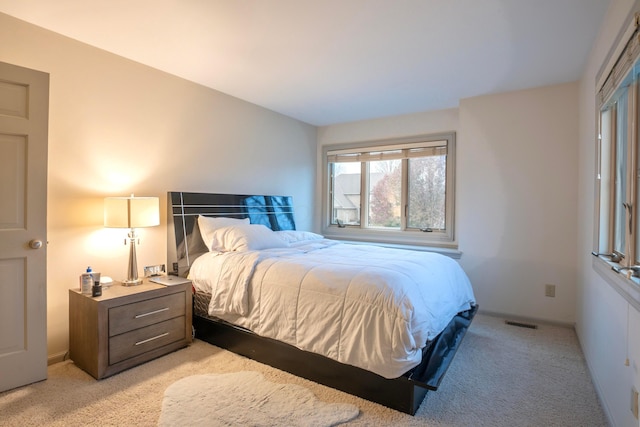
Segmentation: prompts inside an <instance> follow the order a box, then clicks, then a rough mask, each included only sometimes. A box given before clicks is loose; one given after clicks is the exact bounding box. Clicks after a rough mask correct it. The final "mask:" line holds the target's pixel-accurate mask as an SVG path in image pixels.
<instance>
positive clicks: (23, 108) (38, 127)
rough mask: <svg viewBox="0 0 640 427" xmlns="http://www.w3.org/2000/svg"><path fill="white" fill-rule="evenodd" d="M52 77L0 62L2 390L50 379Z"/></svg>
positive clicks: (0, 370)
mask: <svg viewBox="0 0 640 427" xmlns="http://www.w3.org/2000/svg"><path fill="white" fill-rule="evenodd" d="M48 118H49V75H48V74H46V73H42V72H39V71H34V70H29V69H27V68H22V67H17V66H15V65H10V64H5V63H3V62H0V391H4V390H8V389H11V388H15V387H19V386H21V385H25V384H29V383H32V382H35V381H40V380H44V379H46V378H47V298H46V296H47V294H46V291H47V286H46V264H47V257H46V254H47V250H46V242H47V236H46V234H47V132H48Z"/></svg>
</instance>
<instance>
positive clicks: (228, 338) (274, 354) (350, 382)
mask: <svg viewBox="0 0 640 427" xmlns="http://www.w3.org/2000/svg"><path fill="white" fill-rule="evenodd" d="M167 208H168V215H167V225H168V232H167V258H168V259H167V262H168V267H169V268H168V269H169V274H174V275H178V276H181V277H187V275H188V273H189V267H190V266H191V264H192V263H193V261H194V260H195V259H196V258H197V257H198V256H200V255H202V254H203V253H206V252H207V248H206V246H205V244H204V242H203V241H202V238H201V237H200V231H199V229H198V225H197V221H196V218H197V216H198V215H206V216H222V217H232V218H250V221H251V223H258V224H264V225H266V226H268V227H270V228H271V229H273V230H294V229H295V221H294V215H293V203H292V198H291V197H290V196H255V195H254V196H250V195H237V194H210V193H185V192H169V193H168V197H167ZM206 298H207V296H204V295H200V294H196V295H195V297H194V304H195V307H194V311H193V313H194V314H193V325H194V328H195V334H196V335H195V336H196V338H199V339H201V340H203V341H206V342H209V343H211V344H213V345H215V346H218V347H221V348H224V349H227V350H230V351H232V352H234V353H237V354H240V355H242V356H245V357H248V358H251V359H254V360H257V361H259V362H261V363H265V364H267V365H270V366H273V367H275V368H278V369H281V370H284V371H287V372H290V373H292V374H294V375H298V376H300V377H303V378H307V379H309V380H312V381H315V382H318V383H320V384H324V385H326V386H329V387H332V388H336V389H338V390H342V391H345V392H347V393H349V394H353V395H356V396H359V397H362V398H364V399H367V400H371V401H373V402H376V403H379V404H382V405H384V406H387V407H390V408H393V409H396V410H398V411H401V412H405V413H407V414H411V415H414V414H415V413H416V411H417V410H418V408H419V406H420V404H421V403H422V401H423V400H424V397H425V396H426V394H427V392H428V391H430V390H437V389H438V386H439V385H440V382H441V381H442V378H443V376H444V374H445V373H446V371H447V368H448V367H449V365H450V363H451V361H452V360H453V357H454V355H455V353H456V351H457V349H458V347H459V346H460V343H461V341H462V338H463V337H464V335H465V333H466V331H467V329H468V328H469V325H470V324H471V321H472V320H473V317H474V316H475V314H476V312H477V310H478V307H477V306H474V307H472V309H471V310H468V311H465V312H462V313H458V315H456V316H455V317H454V318H453V319H451V321H450V322H449V324H448V326H447V327H446V328H445V330H444V331H442V332H441V333H440V335H438V336H437V337H436V338H435V339H434V340H433V341H431V342H429V343H428V344H427V346H426V347H425V348H424V350H423V357H422V362H421V364H420V365H418V366H417V367H415V368H413V369H411V370H410V371H409V372H406V373H405V374H404V375H402V376H401V377H399V378H395V379H386V378H383V377H381V376H379V375H377V374H374V373H372V372H370V371H367V370H364V369H361V368H357V367H354V366H350V365H346V364H343V363H340V362H337V361H335V360H333V359H329V358H327V357H324V356H321V355H318V354H315V353H311V352H307V351H304V350H300V349H298V348H296V347H294V346H292V345H289V344H286V343H283V342H280V341H277V340H274V339H270V338H264V337H260V336H258V335H256V334H254V333H252V332H251V331H248V330H246V329H244V328H239V327H236V326H234V325H231V324H228V323H226V322H223V321H220V320H218V319H215V318H212V317H209V316H208V315H207V314H206V306H207V305H208V300H206ZM198 301H201V306H202V308H201V309H198Z"/></svg>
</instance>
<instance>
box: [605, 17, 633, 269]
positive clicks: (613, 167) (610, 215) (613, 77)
mask: <svg viewBox="0 0 640 427" xmlns="http://www.w3.org/2000/svg"><path fill="white" fill-rule="evenodd" d="M637 22H638V21H637V20H636V21H634V23H633V30H632V32H633V36H632V37H630V38H629V39H627V40H628V43H627V44H626V46H625V47H624V49H623V50H622V52H621V53H620V54H619V56H618V57H616V58H615V59H616V61H615V65H613V66H612V67H611V70H610V72H609V74H608V75H607V76H606V78H604V79H602V80H603V82H602V84H601V85H600V87H599V88H598V89H599V90H598V93H597V104H598V108H599V114H598V117H599V120H598V144H597V171H596V172H597V174H596V222H595V225H596V232H595V233H594V235H595V253H597V254H600V256H601V257H603V258H604V259H606V260H608V261H610V262H612V263H613V264H615V268H616V270H617V271H623V272H625V273H626V270H628V269H629V268H631V267H634V266H636V265H640V236H639V233H637V230H636V228H637V225H638V223H639V221H638V220H639V219H640V212H639V209H638V208H639V207H640V206H639V205H640V185H639V184H640V182H639V181H638V178H640V174H639V173H638V165H639V164H640V163H639V162H638V154H639V152H640V150H639V149H640V146H639V144H638V122H639V120H640V113H639V110H638V76H639V75H640V59H639V56H640V40H639V39H638V32H637Z"/></svg>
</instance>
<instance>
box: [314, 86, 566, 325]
mask: <svg viewBox="0 0 640 427" xmlns="http://www.w3.org/2000/svg"><path fill="white" fill-rule="evenodd" d="M577 89H578V85H577V84H576V83H571V84H565V85H559V86H552V87H545V88H539V89H535V90H528V91H521V92H512V93H508V94H500V95H490V96H482V97H477V98H471V99H465V100H462V101H461V103H460V107H459V109H452V110H444V111H435V112H427V113H420V114H413V115H407V116H401V117H392V118H385V119H377V120H370V121H361V122H355V123H345V124H340V125H334V126H326V127H322V128H320V129H319V131H318V150H319V155H318V162H319V163H318V164H319V165H320V164H321V163H320V162H321V158H320V157H321V155H320V153H321V147H322V146H324V145H327V144H336V143H343V142H348V141H363V140H373V139H383V138H391V137H399V136H407V135H416V134H428V133H436V132H443V131H449V130H454V131H456V132H457V146H456V147H457V170H456V231H457V235H458V241H459V250H460V251H462V253H463V255H462V258H461V260H460V263H461V265H462V266H463V268H464V269H465V271H466V272H467V274H468V275H469V278H470V279H471V282H472V283H473V286H474V291H475V293H476V297H477V299H478V303H479V304H480V309H481V310H484V311H488V312H497V313H502V314H508V315H514V316H519V317H527V318H533V319H545V320H548V321H554V322H560V323H571V322H573V321H574V313H575V310H574V306H575V305H574V295H575V269H574V268H575V267H574V266H575V259H576V248H575V241H576V224H575V218H576V215H577V213H576V200H577V196H576V194H575V188H576V185H577V170H578V164H577V113H576V103H577V93H578V92H577ZM321 179H322V177H321V167H318V181H319V182H321ZM319 194H320V192H319ZM318 205H319V206H320V199H319V198H318ZM547 283H548V284H555V285H556V297H555V298H549V297H545V296H544V285H545V284H547Z"/></svg>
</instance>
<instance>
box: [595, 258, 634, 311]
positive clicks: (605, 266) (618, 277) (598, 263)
mask: <svg viewBox="0 0 640 427" xmlns="http://www.w3.org/2000/svg"><path fill="white" fill-rule="evenodd" d="M592 266H593V269H594V270H595V271H596V272H597V273H598V274H599V275H600V276H601V277H602V278H603V279H604V280H605V281H606V282H607V283H608V284H609V285H611V287H612V288H613V289H615V290H616V291H617V292H618V293H619V294H620V295H621V296H622V297H623V298H624V299H626V300H627V301H628V302H629V304H631V305H632V306H633V307H634V308H635V309H636V310H639V311H640V278H638V277H627V274H626V272H627V270H623V271H621V272H617V271H615V270H614V267H615V268H617V267H618V266H619V265H618V263H615V262H611V261H609V260H608V259H606V258H605V257H602V256H594V257H593V261H592Z"/></svg>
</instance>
